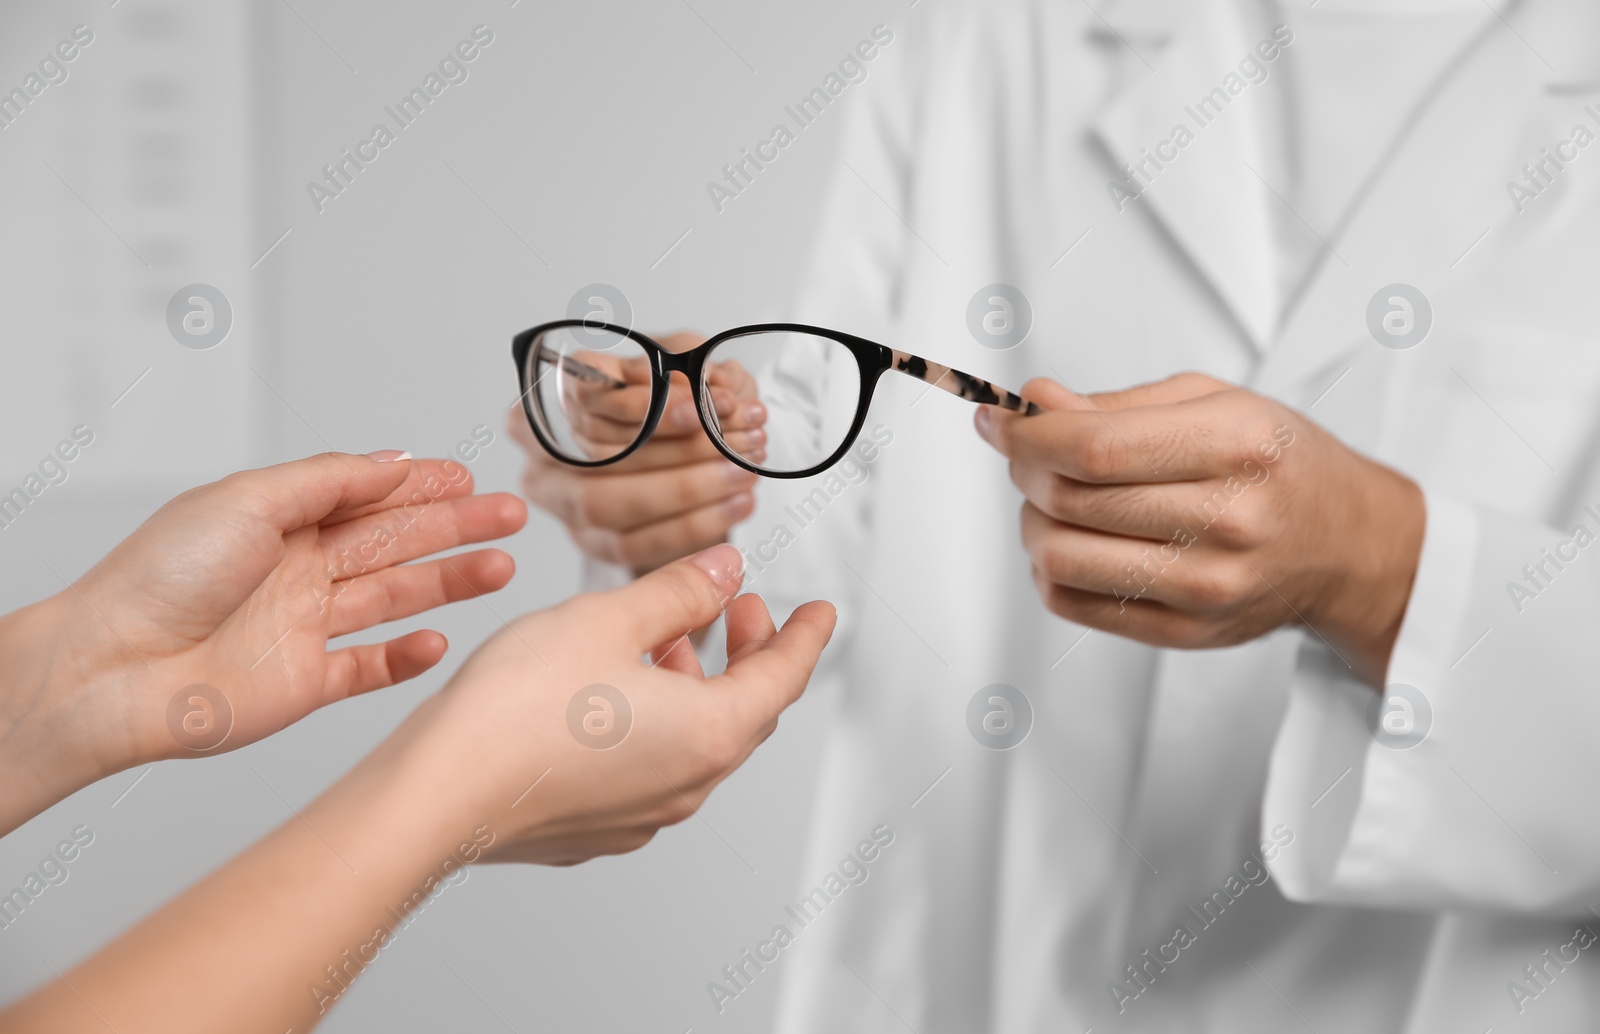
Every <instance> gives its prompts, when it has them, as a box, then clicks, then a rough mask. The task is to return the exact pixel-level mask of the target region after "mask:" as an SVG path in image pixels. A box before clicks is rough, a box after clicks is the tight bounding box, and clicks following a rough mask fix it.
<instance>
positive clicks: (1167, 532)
mask: <svg viewBox="0 0 1600 1034" xmlns="http://www.w3.org/2000/svg"><path fill="white" fill-rule="evenodd" d="M1023 394H1024V395H1025V396H1027V397H1028V398H1030V399H1032V400H1033V401H1035V402H1037V403H1039V405H1041V406H1043V407H1044V408H1046V409H1047V410H1050V412H1046V413H1043V414H1040V415H1037V416H1031V417H1019V416H1017V415H1015V414H1012V413H1007V412H1004V411H1001V410H998V409H995V408H994V407H992V406H983V407H980V408H979V410H978V415H977V426H978V433H979V434H980V435H982V436H983V438H984V440H985V441H987V442H989V443H990V444H991V445H993V446H994V447H995V448H996V449H998V450H999V451H1000V452H1002V453H1003V454H1005V455H1006V456H1007V457H1008V458H1009V459H1010V460H1011V480H1012V481H1013V482H1015V483H1016V485H1017V487H1018V488H1020V489H1021V490H1022V493H1023V495H1024V496H1026V497H1027V502H1026V503H1024V504H1023V507H1022V541H1023V545H1024V547H1025V548H1026V549H1027V551H1028V555H1029V556H1030V557H1031V558H1032V560H1033V575H1034V581H1035V582H1036V583H1037V584H1038V586H1039V592H1040V595H1041V596H1042V597H1043V599H1044V602H1045V605H1046V606H1047V607H1049V608H1050V610H1051V611H1053V612H1054V613H1056V614H1059V615H1060V616H1062V617H1064V618H1067V619H1068V620H1071V621H1076V622H1078V623H1080V624H1083V625H1088V626H1089V627H1091V628H1098V629H1102V630H1104V631H1107V632H1114V633H1117V634H1118V635H1123V636H1127V637H1129V638H1131V639H1136V640H1139V641H1140V642H1145V643H1150V644H1153V645H1157V646H1172V647H1184V648H1199V647H1216V646H1228V645H1232V644H1235V643H1242V642H1245V641H1247V640H1250V639H1255V638H1257V637H1259V636H1261V635H1264V634H1265V633H1267V632H1270V631H1272V630H1273V629H1275V628H1278V627H1279V626H1282V625H1285V624H1294V623H1299V624H1303V625H1305V626H1307V627H1308V628H1310V629H1311V630H1312V631H1313V632H1314V633H1315V634H1316V635H1318V636H1319V637H1321V638H1322V639H1324V640H1325V641H1326V642H1327V643H1328V644H1329V645H1330V646H1331V647H1332V648H1333V649H1334V650H1335V651H1336V652H1337V653H1338V654H1339V656H1340V657H1342V658H1343V659H1344V661H1345V662H1346V663H1347V664H1349V665H1350V666H1351V667H1352V668H1353V669H1355V671H1356V672H1357V673H1358V674H1359V675H1360V676H1361V677H1362V678H1364V679H1365V680H1367V681H1368V682H1369V683H1371V684H1373V685H1381V684H1382V680H1383V674H1384V671H1385V669H1386V668H1387V666H1388V661H1389V654H1390V651H1391V650H1392V649H1393V647H1394V641H1395V637H1396V636H1397V635H1398V634H1399V630H1400V621H1401V619H1402V618H1403V617H1404V615H1405V610H1406V603H1407V601H1408V599H1409V598H1410V595H1411V583H1412V580H1413V578H1414V577H1415V575H1416V570H1417V558H1418V556H1419V554H1420V553H1421V549H1422V534H1423V528H1424V524H1425V515H1424V507H1423V497H1422V491H1421V489H1419V488H1418V487H1417V486H1416V484H1414V483H1413V482H1411V481H1410V480H1408V479H1407V478H1405V477H1404V476H1402V475H1400V474H1399V473H1397V472H1395V471H1393V470H1391V469H1389V468H1388V467H1385V466H1382V465H1381V464H1378V463H1375V462H1373V461H1372V460H1369V459H1367V458H1366V457H1364V456H1361V455H1359V454H1357V453H1356V452H1354V451H1352V450H1351V449H1349V448H1347V447H1346V446H1344V445H1343V444H1341V443H1340V442H1339V441H1338V440H1337V439H1336V438H1334V437H1333V436H1332V435H1330V434H1328V433H1327V432H1326V431H1324V430H1322V429H1321V428H1320V427H1318V426H1317V425H1316V424H1314V423H1313V422H1312V421H1310V420H1309V419H1307V418H1306V417H1304V416H1303V415H1301V414H1300V413H1297V412H1295V411H1294V410H1291V409H1289V408H1287V407H1285V406H1282V405H1279V404H1278V403H1276V402H1273V401H1271V400H1270V399H1266V398H1263V397H1262V396H1260V395H1256V394H1254V393H1253V392H1249V391H1246V390H1244V389H1242V388H1236V387H1234V386H1232V385H1229V384H1225V383H1223V382H1221V381H1217V380H1213V379H1212V378H1210V377H1206V376H1203V375H1201V374H1195V373H1186V374H1180V375H1178V376H1176V377H1172V378H1169V379H1168V380H1164V381H1159V382H1157V383H1154V384H1146V385H1141V386H1139V387H1136V388H1131V389H1129V390H1127V391H1120V392H1111V393H1108V394H1103V395H1089V396H1083V395H1076V394H1074V393H1072V392H1071V391H1069V390H1067V389H1066V388H1064V387H1062V386H1061V385H1059V384H1056V383H1055V382H1053V381H1049V380H1035V381H1032V382H1030V383H1029V384H1028V386H1027V387H1026V388H1024V389H1023Z"/></svg>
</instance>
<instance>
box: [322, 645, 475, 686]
mask: <svg viewBox="0 0 1600 1034" xmlns="http://www.w3.org/2000/svg"><path fill="white" fill-rule="evenodd" d="M449 645H450V644H449V643H448V641H446V639H445V637H444V636H442V635H440V634H439V633H438V632H434V631H431V630H428V629H424V630H422V631H420V632H412V633H411V634H410V635H403V636H401V637H400V638H398V639H391V640H389V641H388V642H386V643H371V644H368V645H364V646H347V647H345V648H344V649H342V650H334V651H332V652H331V653H329V654H328V661H327V669H326V672H327V674H326V676H325V681H324V687H325V693H326V695H327V697H328V698H329V699H331V700H340V699H343V698H345V697H353V696H359V695H360V694H362V693H370V692H372V691H373V690H375V689H384V688H387V687H389V686H393V685H395V684H397V683H400V682H404V681H406V680H407V679H414V678H416V677H417V676H418V675H421V674H422V673H423V672H425V671H427V670H428V669H429V668H431V667H433V666H434V665H435V664H438V663H439V661H440V659H441V658H443V657H444V652H445V650H446V649H447V648H448V646H449Z"/></svg>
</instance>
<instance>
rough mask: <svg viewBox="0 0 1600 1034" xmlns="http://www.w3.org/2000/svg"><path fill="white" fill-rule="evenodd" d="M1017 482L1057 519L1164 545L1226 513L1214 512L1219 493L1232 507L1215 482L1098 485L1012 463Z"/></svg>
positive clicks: (1223, 500)
mask: <svg viewBox="0 0 1600 1034" xmlns="http://www.w3.org/2000/svg"><path fill="white" fill-rule="evenodd" d="M1011 481H1012V483H1013V484H1014V485H1016V486H1017V487H1018V488H1019V489H1021V490H1022V495H1023V497H1024V498H1026V499H1027V500H1028V502H1030V503H1032V504H1033V505H1034V506H1035V507H1037V508H1038V509H1039V510H1041V511H1043V512H1044V513H1045V514H1047V515H1048V516H1050V517H1052V518H1054V519H1055V520H1058V521H1061V522H1063V523H1065V524H1075V525H1077V526H1078V527H1081V528H1092V529H1094V530H1095V531H1104V532H1109V533H1111V534H1114V535H1128V536H1131V537H1134V538H1142V539H1154V540H1157V541H1161V542H1167V541H1170V540H1171V539H1172V538H1173V536H1175V535H1177V534H1178V533H1179V532H1180V531H1182V530H1183V529H1186V528H1187V529H1191V530H1198V529H1199V528H1202V527H1203V526H1205V524H1206V522H1207V520H1208V517H1209V516H1214V514H1215V513H1216V512H1220V511H1217V510H1215V509H1213V507H1214V506H1215V503H1216V501H1215V500H1214V499H1213V497H1212V494H1211V490H1212V489H1213V488H1215V489H1216V492H1218V493H1221V494H1222V499H1221V503H1222V505H1223V506H1224V507H1225V506H1226V505H1227V502H1228V496H1227V494H1226V493H1225V492H1222V489H1221V488H1220V487H1219V485H1220V482H1215V481H1211V482H1205V481H1202V482H1187V481H1185V482H1178V483H1176V484H1159V485H1151V484H1132V485H1094V484H1089V483H1088V482H1085V481H1077V480H1074V479H1073V478H1069V477H1065V476H1063V475H1061V474H1057V473H1055V472H1054V471H1051V470H1046V469H1045V468H1043V467H1038V466H1030V465H1028V464H1024V463H1018V462H1016V461H1012V464H1011ZM1197 507H1199V508H1200V509H1197Z"/></svg>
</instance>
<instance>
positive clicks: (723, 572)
mask: <svg viewBox="0 0 1600 1034" xmlns="http://www.w3.org/2000/svg"><path fill="white" fill-rule="evenodd" d="M689 563H691V564H693V565H694V566H696V567H698V568H699V569H700V570H702V571H704V572H705V573H706V574H708V575H710V576H711V580H712V581H713V582H716V583H717V585H718V586H719V587H724V588H726V587H731V586H735V585H738V584H739V581H740V579H741V578H742V577H743V575H744V557H743V556H742V555H740V553H739V551H738V550H737V549H735V548H734V547H733V546H730V545H728V544H727V543H726V542H724V543H723V544H722V545H720V546H712V547H711V548H710V549H706V550H702V551H700V552H699V553H696V554H695V555H694V556H692V557H690V558H689Z"/></svg>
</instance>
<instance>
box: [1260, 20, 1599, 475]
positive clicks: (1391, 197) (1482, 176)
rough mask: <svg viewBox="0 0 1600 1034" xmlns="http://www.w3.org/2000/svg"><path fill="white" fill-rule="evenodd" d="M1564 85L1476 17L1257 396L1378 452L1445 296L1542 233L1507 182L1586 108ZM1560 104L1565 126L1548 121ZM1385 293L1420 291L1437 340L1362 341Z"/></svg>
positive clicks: (1332, 241)
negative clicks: (1389, 408)
mask: <svg viewBox="0 0 1600 1034" xmlns="http://www.w3.org/2000/svg"><path fill="white" fill-rule="evenodd" d="M1567 6H1569V5H1568V4H1567V3H1565V2H1554V3H1552V2H1546V3H1524V4H1519V5H1517V7H1516V8H1514V9H1508V10H1507V11H1506V12H1505V14H1506V17H1507V19H1508V21H1509V22H1510V24H1511V27H1512V28H1517V29H1518V30H1519V31H1520V32H1522V33H1523V35H1529V34H1530V27H1531V26H1535V25H1539V24H1543V23H1544V22H1545V20H1547V19H1548V18H1549V17H1550V12H1551V10H1552V9H1556V10H1558V11H1559V9H1561V8H1564V7H1567ZM1591 14H1592V12H1579V11H1573V12H1571V14H1570V17H1573V18H1577V19H1579V20H1580V21H1581V20H1584V19H1585V18H1587V17H1589V16H1590V15H1591ZM1567 16H1568V15H1562V17H1567ZM1589 49H1590V55H1589V56H1590V60H1589V61H1588V62H1582V61H1578V60H1576V59H1573V60H1570V61H1566V62H1565V63H1566V65H1567V69H1564V70H1563V72H1567V70H1570V73H1568V74H1578V75H1580V76H1583V75H1588V74H1589V71H1590V69H1591V67H1592V65H1593V59H1592V58H1593V44H1592V43H1590V44H1589ZM1562 56H1563V57H1564V58H1566V57H1567V56H1568V55H1567V54H1566V53H1565V52H1563V55H1562ZM1558 67H1559V66H1558ZM1566 81H1567V75H1557V74H1553V73H1552V72H1551V70H1550V68H1548V67H1547V66H1546V65H1544V64H1543V63H1541V61H1540V60H1539V59H1538V58H1536V56H1535V55H1534V54H1532V53H1530V51H1529V50H1528V45H1527V44H1526V43H1525V42H1524V41H1523V38H1522V37H1521V36H1519V35H1518V34H1517V33H1516V32H1512V31H1510V30H1508V28H1507V27H1506V25H1505V24H1502V23H1501V21H1500V20H1499V19H1498V18H1496V17H1493V16H1492V15H1489V14H1486V15H1485V20H1484V22H1483V24H1482V25H1481V26H1480V27H1479V28H1478V29H1477V30H1475V31H1474V33H1473V35H1472V36H1471V37H1469V39H1468V41H1467V42H1466V43H1465V44H1464V45H1463V47H1462V49H1461V51H1460V52H1459V53H1458V54H1457V55H1456V57H1455V58H1454V59H1453V60H1452V61H1450V62H1449V63H1447V64H1446V65H1445V66H1444V67H1443V68H1442V69H1441V71H1440V72H1439V76H1438V78H1437V79H1436V80H1435V82H1434V83H1432V84H1430V87H1429V89H1430V90H1431V91H1435V92H1436V96H1434V98H1433V99H1432V101H1431V102H1430V103H1428V104H1427V105H1426V107H1425V108H1424V109H1423V110H1422V111H1420V113H1418V114H1417V116H1416V117H1415V118H1414V119H1413V120H1412V121H1411V123H1410V124H1409V126H1408V127H1407V128H1406V130H1405V131H1404V133H1403V135H1402V137H1401V138H1399V139H1398V140H1397V142H1396V144H1395V146H1394V147H1392V148H1391V149H1390V150H1389V152H1388V153H1387V154H1385V155H1384V157H1383V158H1382V159H1381V160H1380V164H1379V165H1378V166H1377V167H1376V169H1375V171H1374V173H1373V176H1372V181H1371V183H1370V184H1369V185H1368V186H1367V188H1366V189H1365V190H1364V191H1363V192H1362V193H1361V194H1360V195H1359V196H1358V198H1357V200H1356V202H1355V204H1354V206H1353V207H1352V209H1351V211H1350V212H1348V213H1347V214H1346V216H1345V219H1344V221H1343V224H1342V225H1341V226H1339V227H1336V228H1334V229H1332V230H1330V231H1328V232H1327V234H1326V236H1327V240H1328V247H1329V249H1330V252H1329V254H1327V255H1325V256H1323V261H1322V262H1321V264H1320V266H1318V267H1317V269H1316V270H1315V271H1314V273H1313V274H1312V278H1311V280H1310V282H1309V283H1308V284H1307V285H1306V286H1305V287H1304V288H1303V294H1302V297H1300V298H1299V299H1298V300H1297V301H1296V302H1295V304H1294V306H1293V308H1292V310H1291V311H1290V313H1289V314H1288V318H1287V320H1286V321H1285V324H1284V326H1283V328H1282V332H1281V344H1280V346H1279V347H1278V348H1277V349H1276V350H1275V351H1274V353H1273V354H1272V356H1271V357H1270V359H1269V361H1268V363H1267V364H1266V365H1265V367H1263V368H1262V369H1261V370H1260V371H1259V376H1258V378H1257V381H1256V382H1255V384H1254V386H1257V387H1259V388H1261V389H1262V390H1265V391H1268V392H1269V393H1271V394H1274V395H1277V396H1278V397H1280V398H1283V399H1285V400H1286V401H1288V402H1290V403H1291V404H1294V405H1297V406H1299V407H1301V408H1306V407H1308V406H1310V405H1312V404H1313V403H1314V404H1315V407H1316V408H1315V410H1314V411H1313V412H1312V414H1311V415H1312V416H1314V417H1315V418H1316V419H1318V420H1319V421H1321V422H1322V423H1324V424H1325V425H1328V426H1330V427H1332V428H1333V429H1334V430H1335V431H1337V432H1338V433H1340V434H1341V436H1344V437H1345V438H1346V440H1347V441H1348V442H1349V443H1350V444H1351V445H1354V446H1355V447H1357V448H1363V449H1370V448H1372V447H1374V446H1375V444H1376V443H1377V441H1378V440H1379V439H1380V438H1381V435H1382V430H1383V420H1382V418H1381V414H1382V412H1383V409H1384V407H1385V406H1386V405H1389V404H1398V402H1397V401H1396V400H1397V399H1398V398H1399V396H1400V395H1401V394H1403V392H1402V391H1401V385H1402V378H1403V377H1404V376H1405V374H1406V372H1407V371H1408V370H1409V369H1410V367H1411V366H1415V365H1416V363H1415V360H1416V359H1417V355H1416V354H1415V353H1417V352H1418V351H1420V348H1427V347H1428V346H1429V345H1432V346H1433V347H1434V348H1436V349H1437V348H1441V347H1444V344H1443V343H1444V342H1447V341H1448V340H1449V338H1450V335H1451V333H1452V331H1451V326H1450V318H1451V312H1452V311H1453V310H1455V309H1457V308H1459V306H1455V305H1452V304H1451V302H1452V299H1453V298H1455V297H1457V296H1461V295H1470V294H1471V293H1472V292H1474V291H1480V290H1493V289H1494V287H1493V274H1492V270H1493V269H1494V268H1495V262H1496V260H1497V257H1498V256H1500V255H1503V254H1504V253H1505V252H1506V251H1507V250H1508V249H1509V248H1511V247H1514V246H1517V245H1518V244H1519V243H1526V242H1525V241H1523V238H1525V237H1526V236H1528V235H1529V234H1534V233H1537V232H1538V230H1539V227H1540V225H1541V224H1540V223H1539V222H1538V221H1536V220H1533V219H1530V218H1527V217H1524V216H1522V215H1519V213H1518V212H1517V209H1516V207H1515V206H1514V204H1513V203H1512V202H1511V200H1510V199H1509V195H1508V192H1507V188H1506V183H1507V181H1508V180H1512V179H1521V173H1520V171H1519V170H1520V168H1521V166H1522V164H1523V163H1525V162H1527V161H1529V160H1530V159H1534V158H1537V157H1539V148H1540V146H1541V145H1547V144H1549V143H1550V142H1551V141H1552V140H1553V139H1555V136H1554V134H1555V133H1557V132H1567V131H1569V130H1570V126H1571V123H1574V122H1577V121H1579V119H1580V118H1581V117H1582V113H1583V105H1584V104H1585V103H1593V102H1594V101H1595V100H1596V97H1595V95H1594V94H1593V93H1592V92H1591V93H1590V94H1589V96H1588V97H1587V99H1585V98H1584V97H1582V96H1578V95H1573V93H1574V91H1573V90H1572V89H1570V88H1568V87H1565V86H1563V85H1561V84H1562V83H1564V82H1566ZM1580 92H1581V91H1580ZM1563 105H1565V108H1570V109H1571V110H1570V115H1571V116H1572V117H1571V118H1570V119H1565V120H1563V119H1564V116H1558V115H1557V109H1560V108H1562V106H1563ZM1597 110H1600V109H1597ZM1558 127H1559V128H1558ZM1594 128H1596V129H1600V127H1594ZM1395 283H1403V284H1409V285H1411V286H1414V287H1416V288H1418V289H1419V290H1420V291H1421V292H1422V294H1423V295H1424V297H1426V298H1427V299H1429V301H1430V303H1431V307H1432V319H1433V321H1434V322H1433V328H1434V329H1433V331H1432V332H1431V334H1430V338H1429V339H1425V340H1424V342H1423V344H1422V345H1421V346H1420V348H1417V349H1405V350H1399V351H1397V350H1394V349H1391V348H1385V347H1382V345H1381V344H1380V342H1378V341H1375V340H1374V335H1373V333H1372V332H1371V331H1370V330H1369V327H1368V322H1367V306H1368V303H1369V301H1371V299H1372V298H1373V296H1374V294H1375V293H1376V292H1377V291H1378V290H1379V289H1380V288H1383V287H1385V286H1386V285H1389V284H1395ZM1407 364H1410V365H1409V366H1408V365H1407ZM1335 386H1336V387H1335ZM1330 389H1331V390H1330ZM1324 392H1326V395H1324ZM1385 399H1388V400H1390V401H1389V402H1384V401H1383V400H1385Z"/></svg>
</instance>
